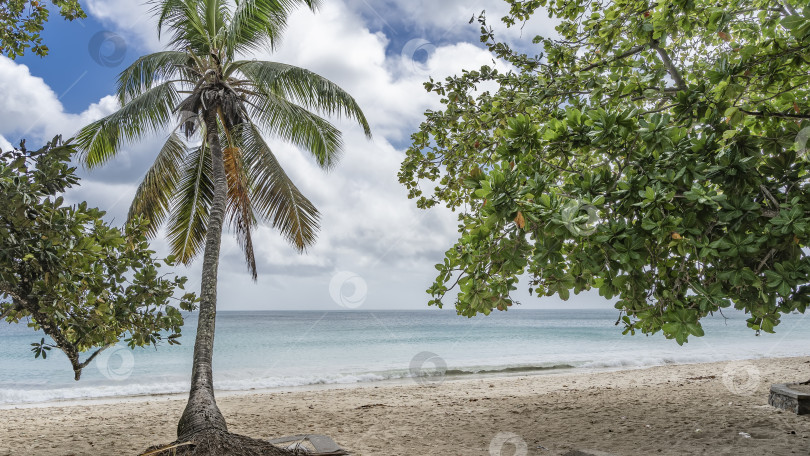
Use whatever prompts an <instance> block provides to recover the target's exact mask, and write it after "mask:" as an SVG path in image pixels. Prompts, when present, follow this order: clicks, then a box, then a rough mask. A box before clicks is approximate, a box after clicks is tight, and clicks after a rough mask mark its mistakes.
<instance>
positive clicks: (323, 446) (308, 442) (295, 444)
mask: <svg viewBox="0 0 810 456" xmlns="http://www.w3.org/2000/svg"><path fill="white" fill-rule="evenodd" d="M268 441H269V442H270V443H272V444H273V445H279V446H282V445H286V447H287V448H289V449H297V450H305V451H307V452H308V453H310V454H312V456H344V455H348V454H349V453H348V452H347V451H346V450H344V449H343V448H341V447H340V446H339V445H338V444H337V443H335V441H334V440H332V438H331V437H327V436H325V435H320V434H301V435H291V436H287V437H279V438H277V439H272V440H268ZM308 446H311V447H312V449H310V448H307V447H308Z"/></svg>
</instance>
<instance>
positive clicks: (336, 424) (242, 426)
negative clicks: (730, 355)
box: [0, 358, 810, 456]
mask: <svg viewBox="0 0 810 456" xmlns="http://www.w3.org/2000/svg"><path fill="white" fill-rule="evenodd" d="M807 378H810V358H783V359H760V360H752V361H735V362H730V363H710V364H691V365H669V366H661V367H653V368H647V369H640V370H625V371H612V372H594V373H566V374H554V375H536V376H519V377H517V376H515V377H497V378H496V377H492V378H479V379H465V380H453V379H445V380H444V381H435V382H427V383H424V384H419V383H417V382H416V381H413V382H409V383H407V384H400V385H382V386H381V385H373V384H372V385H364V386H361V387H356V388H340V389H326V390H317V391H296V392H276V393H262V394H242V395H229V396H223V397H220V399H219V401H218V402H219V405H220V408H221V409H222V411H223V413H224V414H225V416H226V418H227V420H228V423H229V426H230V430H231V431H232V432H236V433H240V434H245V435H249V436H251V437H265V438H272V437H278V436H284V435H291V434H300V433H318V434H327V435H329V436H332V437H333V438H334V439H335V440H336V441H337V442H338V443H339V444H341V445H342V446H343V447H345V448H347V449H349V450H350V451H352V454H357V455H433V454H437V455H439V454H441V455H465V456H466V455H490V454H494V455H500V456H511V455H512V454H514V451H515V450H514V447H513V446H512V445H509V444H507V445H504V446H503V447H502V449H501V445H499V442H504V441H511V442H517V445H518V446H522V444H523V443H522V442H525V447H526V448H527V450H528V452H527V454H529V455H561V454H566V453H568V452H570V451H571V450H597V451H603V452H608V453H610V454H615V455H649V454H661V455H687V454H688V455H691V454H705V455H740V454H770V455H783V454H785V455H787V454H802V455H807V454H810V416H796V415H792V414H788V413H783V412H781V411H779V410H776V409H774V408H772V407H770V406H769V405H768V404H767V398H768V389H769V387H770V385H771V384H772V383H779V382H786V381H797V380H806V379H807ZM184 405H185V403H184V400H183V398H179V397H149V398H138V399H133V400H123V401H119V402H116V403H108V404H92V405H84V404H81V405H69V406H64V405H51V406H47V407H36V408H14V409H6V410H2V411H0V416H2V417H3V418H2V425H0V455H3V456H5V455H119V454H121V455H125V454H128V455H135V454H138V453H140V452H141V451H143V450H144V449H145V448H147V447H148V446H150V445H152V444H155V443H168V442H171V441H172V440H174V432H175V425H176V423H177V420H178V418H179V416H180V413H181V412H182V410H183V407H184Z"/></svg>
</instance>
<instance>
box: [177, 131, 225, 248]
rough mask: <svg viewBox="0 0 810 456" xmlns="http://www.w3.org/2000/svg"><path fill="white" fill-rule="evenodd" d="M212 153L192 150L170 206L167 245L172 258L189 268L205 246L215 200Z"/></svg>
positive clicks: (204, 148) (200, 149)
mask: <svg viewBox="0 0 810 456" xmlns="http://www.w3.org/2000/svg"><path fill="white" fill-rule="evenodd" d="M211 165H212V163H211V152H210V150H209V149H208V148H207V147H204V146H201V147H198V148H196V149H194V150H193V151H192V152H191V153H190V154H188V156H187V157H186V160H185V162H184V164H183V171H182V175H181V178H180V182H179V184H178V189H177V190H178V193H177V195H176V196H175V198H174V201H173V202H172V205H173V210H172V217H171V220H169V243H170V245H171V250H172V255H174V256H176V257H177V259H178V260H179V261H182V262H183V263H184V264H189V263H191V261H192V260H193V259H194V257H196V256H197V254H198V253H199V251H200V248H201V247H202V246H203V245H205V234H206V232H207V231H208V216H209V212H210V208H211V203H212V201H213V199H214V182H213V180H212V172H213V170H212V166H211Z"/></svg>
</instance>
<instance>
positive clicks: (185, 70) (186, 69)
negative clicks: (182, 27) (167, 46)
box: [117, 51, 200, 106]
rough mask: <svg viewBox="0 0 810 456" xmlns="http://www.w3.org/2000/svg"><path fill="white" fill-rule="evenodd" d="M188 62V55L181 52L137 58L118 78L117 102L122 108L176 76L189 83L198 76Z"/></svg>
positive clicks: (158, 53) (166, 52)
mask: <svg viewBox="0 0 810 456" xmlns="http://www.w3.org/2000/svg"><path fill="white" fill-rule="evenodd" d="M190 61H191V58H190V57H189V55H188V53H186V52H181V51H163V52H155V53H154V54H149V55H145V56H143V57H140V58H138V60H136V61H135V62H134V63H133V64H132V65H130V66H129V67H128V68H127V69H125V70H124V71H122V72H121V74H120V75H119V76H118V88H117V93H118V102H119V103H120V104H121V105H122V106H123V105H125V104H127V103H128V102H129V101H130V100H132V99H133V98H135V97H137V96H138V95H141V94H142V93H144V92H145V91H147V90H149V89H151V88H152V87H153V86H154V85H155V84H156V83H162V82H166V80H169V79H173V78H175V77H177V76H178V74H179V75H180V76H182V77H183V79H186V80H188V81H189V82H191V81H192V80H194V79H196V78H197V77H199V76H200V75H199V74H198V73H196V74H195V73H194V69H193V67H192V66H191V65H189V63H191V62H190ZM192 62H193V61H192ZM192 78H193V79H192Z"/></svg>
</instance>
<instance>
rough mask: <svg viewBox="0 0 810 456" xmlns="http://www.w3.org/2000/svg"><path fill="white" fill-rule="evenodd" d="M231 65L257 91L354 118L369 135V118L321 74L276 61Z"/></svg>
mask: <svg viewBox="0 0 810 456" xmlns="http://www.w3.org/2000/svg"><path fill="white" fill-rule="evenodd" d="M233 66H234V68H236V69H238V71H239V72H241V73H242V74H243V75H244V76H245V78H247V80H248V81H250V83H251V84H253V86H254V87H255V88H256V89H257V90H258V91H259V92H262V93H272V94H274V95H276V96H279V97H282V98H285V99H287V100H290V101H293V102H294V103H296V104H299V105H301V106H302V107H304V108H306V109H309V110H315V111H317V112H320V113H322V114H325V115H327V116H345V117H346V118H349V119H354V120H356V121H357V122H358V123H359V124H360V125H361V126H362V127H363V130H364V132H365V134H366V136H367V137H369V138H370V137H371V129H370V128H369V125H368V121H367V120H366V116H365V115H364V114H363V111H362V110H361V109H360V106H359V105H358V104H357V101H355V99H354V98H353V97H352V96H351V95H349V94H348V93H347V92H346V91H345V90H343V89H341V88H340V86H338V85H337V84H335V83H334V82H332V81H330V80H328V79H326V78H324V77H323V76H320V75H318V74H316V73H313V72H312V71H309V70H306V69H304V68H300V67H297V66H294V65H287V64H284V63H277V62H264V61H245V60H243V61H237V62H234V63H233Z"/></svg>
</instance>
